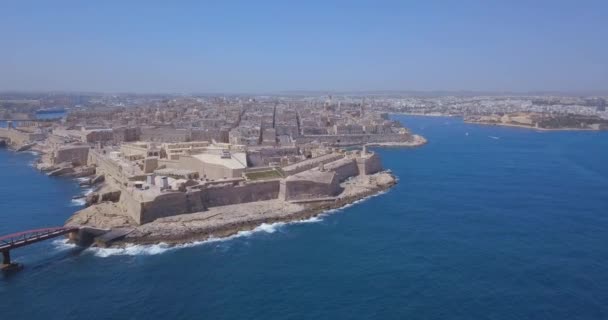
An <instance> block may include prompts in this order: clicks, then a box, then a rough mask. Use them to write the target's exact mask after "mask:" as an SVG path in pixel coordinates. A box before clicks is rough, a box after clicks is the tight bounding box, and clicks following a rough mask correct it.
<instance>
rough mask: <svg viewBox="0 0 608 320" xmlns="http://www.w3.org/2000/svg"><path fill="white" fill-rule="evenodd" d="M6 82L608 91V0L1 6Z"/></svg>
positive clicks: (157, 88) (57, 86)
mask: <svg viewBox="0 0 608 320" xmlns="http://www.w3.org/2000/svg"><path fill="white" fill-rule="evenodd" d="M0 43H1V46H0V90H75V91H79V90H82V91H106V92H125V91H135V92H252V93H253V92H274V91H284V90H320V91H364V90H476V91H537V90H559V91H608V1H585V0H581V1H559V0H554V1H543V0H538V1H518V0H514V1H481V0H478V1H473V0H470V1H467V0H463V1H456V0H453V1H450V0H444V1H405V0H403V1H314V0H311V1H228V0H226V1H62V0H56V1H27V0H16V1H11V0H6V1H1V2H0Z"/></svg>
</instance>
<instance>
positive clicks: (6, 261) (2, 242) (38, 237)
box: [0, 227, 80, 268]
mask: <svg viewBox="0 0 608 320" xmlns="http://www.w3.org/2000/svg"><path fill="white" fill-rule="evenodd" d="M79 230H80V228H79V227H55V228H43V229H35V230H27V231H22V232H17V233H13V234H8V235H5V236H2V237H0V252H2V268H5V267H8V266H11V265H13V263H11V250H13V249H17V248H20V247H23V246H27V245H30V244H33V243H36V242H40V241H44V240H48V239H52V238H56V237H59V236H62V235H65V234H68V233H70V232H78V231H79Z"/></svg>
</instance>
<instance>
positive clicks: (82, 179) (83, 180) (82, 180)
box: [76, 177, 89, 182]
mask: <svg viewBox="0 0 608 320" xmlns="http://www.w3.org/2000/svg"><path fill="white" fill-rule="evenodd" d="M76 181H78V182H87V181H89V178H87V177H81V178H76Z"/></svg>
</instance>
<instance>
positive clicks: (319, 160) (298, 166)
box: [282, 153, 344, 175]
mask: <svg viewBox="0 0 608 320" xmlns="http://www.w3.org/2000/svg"><path fill="white" fill-rule="evenodd" d="M342 158H344V155H343V154H340V153H330V154H326V155H323V156H320V157H316V158H311V159H306V160H304V161H301V162H298V163H294V164H291V165H288V166H285V167H283V168H282V169H283V172H285V174H287V175H293V174H297V173H300V172H304V171H306V170H310V169H312V168H316V167H318V166H319V165H320V164H326V163H329V162H333V161H336V160H338V159H342Z"/></svg>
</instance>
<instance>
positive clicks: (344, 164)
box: [324, 158, 359, 182]
mask: <svg viewBox="0 0 608 320" xmlns="http://www.w3.org/2000/svg"><path fill="white" fill-rule="evenodd" d="M324 167H325V170H328V171H333V172H335V173H336V177H337V179H338V181H339V182H342V181H344V180H346V179H348V178H350V177H354V176H357V175H359V167H358V166H357V162H356V161H355V159H353V158H343V159H340V160H337V161H334V162H330V163H328V164H326V165H324Z"/></svg>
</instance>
